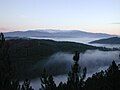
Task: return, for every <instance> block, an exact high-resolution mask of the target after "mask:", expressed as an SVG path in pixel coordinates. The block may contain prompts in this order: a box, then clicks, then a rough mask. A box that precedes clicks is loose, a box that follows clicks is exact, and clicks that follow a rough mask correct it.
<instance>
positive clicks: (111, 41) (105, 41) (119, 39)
mask: <svg viewBox="0 0 120 90" xmlns="http://www.w3.org/2000/svg"><path fill="white" fill-rule="evenodd" d="M90 43H98V44H120V37H111V38H106V39H100V40H95V41H92V42H90Z"/></svg>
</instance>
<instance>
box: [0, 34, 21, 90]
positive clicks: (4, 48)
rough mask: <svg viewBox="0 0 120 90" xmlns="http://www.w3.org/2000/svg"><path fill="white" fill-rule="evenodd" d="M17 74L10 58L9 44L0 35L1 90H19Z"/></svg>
mask: <svg viewBox="0 0 120 90" xmlns="http://www.w3.org/2000/svg"><path fill="white" fill-rule="evenodd" d="M19 89H20V88H19V82H18V81H17V80H15V72H14V68H13V66H12V63H11V61H10V58H9V44H8V43H7V42H6V41H5V38H4V35H3V33H1V34H0V90H19Z"/></svg>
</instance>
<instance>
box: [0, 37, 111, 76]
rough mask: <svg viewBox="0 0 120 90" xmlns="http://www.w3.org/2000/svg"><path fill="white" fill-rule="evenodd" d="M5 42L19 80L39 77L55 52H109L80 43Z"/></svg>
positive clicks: (43, 41)
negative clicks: (37, 64)
mask: <svg viewBox="0 0 120 90" xmlns="http://www.w3.org/2000/svg"><path fill="white" fill-rule="evenodd" d="M6 42H8V43H9V46H10V49H9V56H10V60H11V61H12V63H13V64H14V65H15V66H16V69H17V71H19V72H17V73H18V74H17V75H19V76H18V77H19V78H33V77H37V76H39V75H40V72H41V70H43V66H44V63H46V62H47V60H48V58H49V57H50V56H51V55H53V54H55V53H57V52H69V53H74V52H75V51H76V50H77V51H79V52H84V51H86V50H93V49H94V50H95V49H99V50H109V49H107V48H102V47H95V46H90V45H85V44H82V43H74V42H57V41H53V40H36V39H11V40H7V41H6ZM0 51H1V50H0ZM40 61H41V62H40ZM37 62H40V64H39V69H37V70H36V69H32V68H33V66H34V65H36V63H37ZM54 73H55V72H54ZM30 74H31V75H30Z"/></svg>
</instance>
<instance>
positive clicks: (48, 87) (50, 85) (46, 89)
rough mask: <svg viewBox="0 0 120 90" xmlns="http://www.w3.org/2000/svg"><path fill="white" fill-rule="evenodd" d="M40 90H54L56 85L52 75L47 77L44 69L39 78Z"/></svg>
mask: <svg viewBox="0 0 120 90" xmlns="http://www.w3.org/2000/svg"><path fill="white" fill-rule="evenodd" d="M40 79H41V83H42V84H41V86H42V90H56V84H55V82H54V80H53V76H52V75H48V74H47V71H46V69H44V71H43V73H42V75H41V77H40Z"/></svg>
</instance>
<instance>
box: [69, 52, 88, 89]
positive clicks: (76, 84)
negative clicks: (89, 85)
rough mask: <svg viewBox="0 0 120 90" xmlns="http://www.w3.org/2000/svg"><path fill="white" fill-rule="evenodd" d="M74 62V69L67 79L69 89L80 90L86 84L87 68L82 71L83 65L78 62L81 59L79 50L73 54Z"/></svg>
mask: <svg viewBox="0 0 120 90" xmlns="http://www.w3.org/2000/svg"><path fill="white" fill-rule="evenodd" d="M73 61H74V64H73V66H72V70H71V71H70V72H69V74H68V81H67V87H68V88H67V90H79V89H81V88H82V87H83V85H84V79H85V77H86V71H87V69H86V68H84V69H83V74H81V73H80V70H81V67H80V66H79V64H78V61H79V52H77V51H76V52H75V55H74V56H73Z"/></svg>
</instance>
